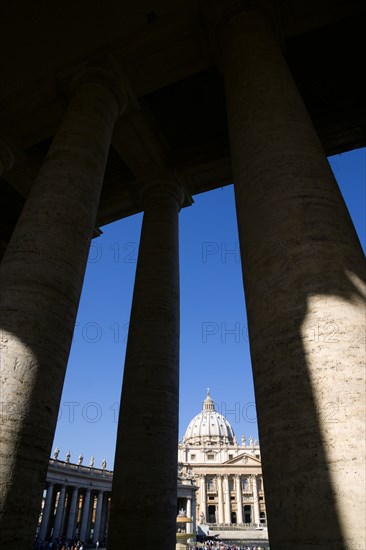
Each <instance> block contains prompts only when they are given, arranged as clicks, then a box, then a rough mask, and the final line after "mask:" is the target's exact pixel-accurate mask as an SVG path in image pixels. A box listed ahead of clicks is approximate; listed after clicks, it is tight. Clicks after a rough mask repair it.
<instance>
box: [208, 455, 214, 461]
mask: <svg viewBox="0 0 366 550" xmlns="http://www.w3.org/2000/svg"><path fill="white" fill-rule="evenodd" d="M207 460H215V455H207Z"/></svg>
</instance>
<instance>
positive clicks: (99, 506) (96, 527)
mask: <svg viewBox="0 0 366 550" xmlns="http://www.w3.org/2000/svg"><path fill="white" fill-rule="evenodd" d="M103 497H104V493H103V491H99V494H98V502H97V513H96V516H95V524H94V533H93V542H97V541H98V540H99V538H100V526H101V521H102V510H103Z"/></svg>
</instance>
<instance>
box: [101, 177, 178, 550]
mask: <svg viewBox="0 0 366 550" xmlns="http://www.w3.org/2000/svg"><path fill="white" fill-rule="evenodd" d="M182 201H183V193H182V191H181V190H180V188H179V187H178V185H177V184H175V183H170V182H166V183H165V182H162V183H157V184H154V185H152V186H150V187H149V188H147V189H146V190H145V200H144V203H145V208H144V211H145V213H144V220H143V225H142V233H141V241H140V249H139V257H138V264H137V271H136V279H135V286H134V294H133V303H132V312H131V319H130V328H129V335H128V344H127V351H126V360H125V368H124V377H123V387H122V397H121V409H120V419H119V425H118V436H117V449H116V458H115V469H114V477H113V489H112V506H111V517H110V523H109V534H108V548H109V550H120V548H121V541H125V542H126V544H127V543H129V544H130V545H131V544H133V541H136V537H137V538H138V541H139V545H140V546H141V547H142V548H159V549H161V550H172V548H175V537H176V535H175V533H176V523H175V522H176V515H177V500H176V498H177V441H178V388H179V258H178V213H179V209H180V206H181V204H182ZM146 453H148V455H149V462H150V464H151V467H150V468H146Z"/></svg>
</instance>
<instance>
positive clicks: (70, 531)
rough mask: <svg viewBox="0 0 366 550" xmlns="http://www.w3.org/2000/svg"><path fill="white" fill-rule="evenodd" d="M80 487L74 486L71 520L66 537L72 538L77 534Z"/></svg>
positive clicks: (68, 523) (70, 512)
mask: <svg viewBox="0 0 366 550" xmlns="http://www.w3.org/2000/svg"><path fill="white" fill-rule="evenodd" d="M78 497H79V487H74V489H73V492H72V497H71V504H70V511H69V520H68V522H67V528H66V538H68V539H71V538H73V537H74V536H75V525H76V519H77V518H76V514H77V507H78Z"/></svg>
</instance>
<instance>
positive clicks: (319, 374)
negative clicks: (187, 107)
mask: <svg viewBox="0 0 366 550" xmlns="http://www.w3.org/2000/svg"><path fill="white" fill-rule="evenodd" d="M221 38H222V41H221V48H222V54H223V59H224V72H225V81H226V92H227V108H228V117H229V127H230V139H231V148H232V160H233V172H234V179H235V194H236V205H237V216H238V226H239V235H240V243H241V254H242V263H243V276H244V283H245V294H246V301H247V311H248V321H249V332H250V342H251V354H252V362H253V372H254V381H255V391H256V398H257V412H258V421H259V428H260V436H261V448H262V461H263V473H264V479H265V484H266V499H267V510H268V522H269V538H270V541H271V548H273V549H274V550H287V549H288V550H290V549H293V548H296V549H298V550H303V549H310V548H311V549H313V548H319V549H324V550H329V548H332V549H333V550H336V549H345V548H347V549H351V548H352V549H356V548H357V549H359V550H364V548H365V547H366V542H365V539H364V537H365V528H364V522H365V510H364V497H365V495H364V490H365V483H364V475H365V452H364V428H365V424H364V419H365V416H364V385H363V379H364V353H365V347H364V345H365V344H364V338H365V331H364V328H365V325H364V313H365V309H364V307H365V294H364V288H365V287H364V283H363V280H364V260H363V254H362V250H361V247H360V245H359V242H358V239H357V236H356V233H355V230H354V227H353V225H352V223H351V220H350V217H349V214H348V212H347V210H346V207H345V205H344V202H343V199H342V197H341V194H340V192H339V189H338V186H337V183H336V181H335V179H334V177H333V174H332V172H331V170H330V167H329V165H328V162H327V160H326V157H325V155H324V153H323V151H322V148H321V146H320V143H319V140H318V137H317V135H316V133H315V131H314V129H313V127H312V124H311V122H310V120H309V117H308V114H307V112H306V110H305V108H304V105H303V102H302V100H301V97H300V96H299V93H298V91H297V89H296V87H295V85H294V83H293V81H292V77H291V75H290V73H289V71H288V68H287V66H286V63H285V61H284V58H283V55H282V53H281V51H280V49H279V48H278V46H277V44H276V41H275V39H274V38H273V34H272V31H271V25H270V23H269V21H268V20H266V19H265V18H262V16H261V15H260V14H259V13H256V12H255V11H252V12H247V13H243V14H242V15H239V16H237V17H235V18H232V19H231V20H230V21H229V23H228V24H227V26H226V27H225V29H224V31H223V33H222V36H221ZM279 442H280V443H279Z"/></svg>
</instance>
